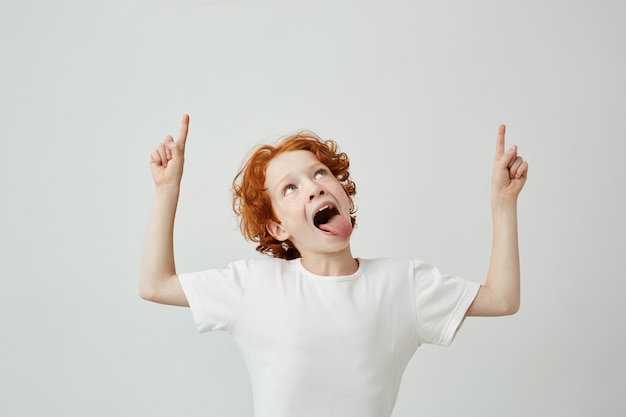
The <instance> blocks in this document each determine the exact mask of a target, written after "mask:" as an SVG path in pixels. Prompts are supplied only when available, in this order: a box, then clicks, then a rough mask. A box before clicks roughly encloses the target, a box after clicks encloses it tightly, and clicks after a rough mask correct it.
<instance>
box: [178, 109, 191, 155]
mask: <svg viewBox="0 0 626 417" xmlns="http://www.w3.org/2000/svg"><path fill="white" fill-rule="evenodd" d="M187 132H189V115H188V114H185V115H183V121H182V123H181V125H180V132H179V133H178V142H180V144H181V145H183V147H184V146H185V143H186V142H187Z"/></svg>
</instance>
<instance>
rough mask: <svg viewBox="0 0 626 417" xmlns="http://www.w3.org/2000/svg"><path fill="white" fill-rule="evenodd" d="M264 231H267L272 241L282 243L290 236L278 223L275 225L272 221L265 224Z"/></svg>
mask: <svg viewBox="0 0 626 417" xmlns="http://www.w3.org/2000/svg"><path fill="white" fill-rule="evenodd" d="M265 229H266V230H267V233H269V234H270V235H271V236H272V237H273V238H274V239H276V240H278V241H279V242H284V241H285V240H287V239H289V237H290V236H291V235H290V234H289V232H287V231H286V230H285V229H283V227H282V226H281V225H280V223H276V222H275V221H274V220H270V221H269V222H267V224H266V225H265Z"/></svg>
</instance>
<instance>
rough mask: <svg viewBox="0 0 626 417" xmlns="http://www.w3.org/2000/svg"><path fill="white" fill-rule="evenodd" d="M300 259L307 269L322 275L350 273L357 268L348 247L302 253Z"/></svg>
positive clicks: (357, 265)
mask: <svg viewBox="0 0 626 417" xmlns="http://www.w3.org/2000/svg"><path fill="white" fill-rule="evenodd" d="M300 261H301V262H302V266H303V267H304V268H305V269H306V270H307V271H309V272H312V273H314V274H316V275H324V276H343V275H352V274H354V273H355V272H356V271H357V269H358V268H359V262H358V261H357V260H356V259H354V258H353V257H352V253H351V252H350V247H347V248H346V249H344V250H342V251H339V252H333V253H316V254H307V255H305V254H302V258H301V259H300Z"/></svg>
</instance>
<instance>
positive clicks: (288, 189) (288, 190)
mask: <svg viewBox="0 0 626 417" xmlns="http://www.w3.org/2000/svg"><path fill="white" fill-rule="evenodd" d="M297 188H298V187H296V186H295V185H293V184H289V185H287V186H286V187H285V188H283V195H289V194H291V193H292V192H294V191H296V189H297Z"/></svg>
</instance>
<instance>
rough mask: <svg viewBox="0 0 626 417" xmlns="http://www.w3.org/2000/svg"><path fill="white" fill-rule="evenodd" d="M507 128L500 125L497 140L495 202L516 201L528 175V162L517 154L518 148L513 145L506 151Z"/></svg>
mask: <svg viewBox="0 0 626 417" xmlns="http://www.w3.org/2000/svg"><path fill="white" fill-rule="evenodd" d="M505 132H506V127H505V126H504V125H500V128H499V129H498V137H497V139H496V157H495V161H494V165H493V175H492V189H491V192H492V198H494V199H495V201H502V200H503V199H504V200H510V199H512V200H516V199H517V196H518V195H519V193H520V192H521V191H522V188H523V187H524V184H525V183H526V178H527V174H528V162H526V161H524V159H522V157H521V156H519V155H518V154H517V146H516V145H513V146H511V148H509V150H507V151H506V152H505V151H504V134H505Z"/></svg>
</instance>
